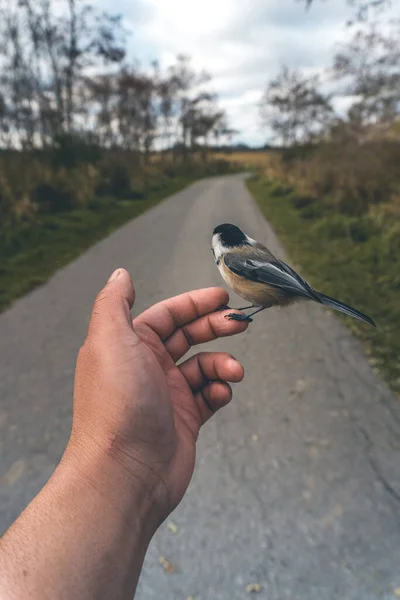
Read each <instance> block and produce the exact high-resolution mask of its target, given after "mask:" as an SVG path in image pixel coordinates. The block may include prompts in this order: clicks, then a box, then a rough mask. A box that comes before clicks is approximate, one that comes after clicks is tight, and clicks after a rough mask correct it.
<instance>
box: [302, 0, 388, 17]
mask: <svg viewBox="0 0 400 600" xmlns="http://www.w3.org/2000/svg"><path fill="white" fill-rule="evenodd" d="M298 1H300V2H303V3H304V4H305V6H306V8H310V7H311V5H312V4H315V2H316V1H317V0H298ZM347 3H348V5H349V6H351V7H353V8H354V9H355V19H356V20H357V21H365V20H366V19H367V18H368V17H370V16H371V15H372V14H373V13H375V12H376V11H381V10H384V9H385V8H388V7H389V6H391V5H392V4H393V0H347Z"/></svg>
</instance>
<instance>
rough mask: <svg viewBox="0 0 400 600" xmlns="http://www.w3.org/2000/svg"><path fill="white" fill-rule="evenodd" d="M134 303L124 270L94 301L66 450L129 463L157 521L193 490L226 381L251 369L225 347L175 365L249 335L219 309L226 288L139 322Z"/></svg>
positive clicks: (227, 392) (161, 308)
mask: <svg viewBox="0 0 400 600" xmlns="http://www.w3.org/2000/svg"><path fill="white" fill-rule="evenodd" d="M134 300H135V292H134V289H133V285H132V281H131V279H130V276H129V274H128V273H127V272H126V271H125V270H123V269H120V270H118V271H117V272H116V273H114V279H112V278H111V279H110V281H109V282H108V284H107V285H106V286H105V288H104V289H103V290H102V291H101V292H100V294H99V295H98V297H97V299H96V301H95V304H94V307H93V313H92V317H91V321H90V325H89V332H88V336H87V338H86V341H85V343H84V345H83V347H82V349H81V351H80V353H79V358H78V362H77V369H76V379H75V400H74V419H73V429H72V435H71V440H70V443H69V447H68V453H69V454H71V453H75V455H78V457H79V459H80V462H81V463H82V464H84V460H83V459H82V457H84V456H86V455H88V454H92V453H96V454H97V455H98V454H100V455H101V457H102V460H104V461H105V463H107V465H109V464H110V463H112V464H113V465H117V466H118V468H120V467H122V471H123V472H124V477H125V476H126V478H127V479H130V480H132V482H133V484H134V485H135V486H137V487H140V488H145V492H146V494H147V495H148V496H149V497H151V499H152V503H153V505H154V506H155V507H156V512H157V515H156V517H155V520H156V526H157V525H159V524H160V522H161V521H162V520H163V519H164V518H165V517H166V516H167V515H168V514H169V512H171V511H172V510H173V509H174V508H175V507H176V506H177V504H178V503H179V502H180V500H181V499H182V497H183V495H184V493H185V491H186V489H187V486H188V484H189V482H190V479H191V476H192V473H193V469H194V462H195V446H196V440H197V437H198V434H199V431H200V428H201V426H202V425H203V424H204V423H205V422H206V421H207V420H208V419H209V418H210V417H211V416H212V415H213V412H215V411H216V410H218V409H220V408H221V407H223V406H225V405H226V404H228V403H229V402H230V400H231V397H232V391H231V388H230V386H229V384H228V383H227V382H239V381H241V380H242V378H243V367H242V366H241V365H240V364H239V363H238V362H237V361H236V360H235V359H234V358H232V357H231V355H229V354H225V353H217V352H202V353H200V354H198V355H196V356H194V357H192V358H189V359H188V360H187V361H186V362H183V363H181V364H179V366H178V365H177V363H178V361H180V359H181V358H182V357H183V356H184V355H185V354H186V353H187V352H188V350H189V349H190V347H191V346H194V345H196V344H200V343H204V342H209V341H211V340H214V339H216V338H219V337H224V336H230V335H234V334H237V333H241V332H243V331H245V330H246V329H247V326H248V324H247V323H243V322H242V323H241V322H235V321H228V320H227V319H225V315H226V314H227V313H226V312H224V311H217V309H218V308H219V307H220V306H221V305H225V304H226V303H227V301H228V294H227V292H225V291H224V290H222V289H219V288H210V289H203V290H197V291H194V292H189V293H186V294H182V295H181V296H177V297H175V298H171V299H169V300H165V301H163V302H160V303H159V304H156V305H155V306H153V307H151V308H150V309H148V310H146V311H145V312H144V313H143V314H141V315H140V316H138V317H136V318H135V319H134V320H133V322H132V319H131V315H130V309H131V308H132V306H133V304H134ZM216 311H217V312H216Z"/></svg>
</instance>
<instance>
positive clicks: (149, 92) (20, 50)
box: [0, 0, 233, 228]
mask: <svg viewBox="0 0 400 600" xmlns="http://www.w3.org/2000/svg"><path fill="white" fill-rule="evenodd" d="M127 41H128V32H127V31H126V30H125V28H124V22H123V20H122V18H121V17H120V16H117V15H111V14H107V13H102V12H99V11H98V10H97V8H96V6H95V4H94V3H93V4H92V3H90V2H89V1H86V0H57V1H54V0H0V81H1V87H0V227H1V226H2V228H4V227H9V226H10V225H12V224H13V223H15V222H18V221H20V220H21V219H33V218H35V216H36V215H37V214H40V213H42V212H52V211H62V210H68V209H71V208H77V207H84V206H85V205H86V203H87V202H88V201H90V200H91V199H93V197H97V196H107V195H108V196H110V197H111V196H117V197H124V196H125V197H128V198H135V197H143V189H144V187H145V186H146V185H147V182H148V181H149V180H153V181H154V180H156V179H157V178H158V179H160V178H161V179H165V177H172V176H174V174H179V172H184V174H185V176H188V175H189V176H190V174H191V173H192V174H193V176H195V175H196V174H202V173H204V172H205V169H204V167H202V168H200V166H199V160H197V162H196V164H194V162H195V161H194V160H192V161H191V165H188V160H189V159H190V156H192V154H196V159H198V158H200V159H202V162H203V163H206V162H207V159H208V145H209V144H210V142H211V141H213V142H219V143H224V142H225V143H226V140H227V139H229V138H230V136H231V135H232V133H233V131H232V130H231V129H230V128H229V126H228V123H227V118H226V115H225V113H224V111H223V110H221V109H220V108H219V106H218V102H217V97H216V96H215V94H213V93H212V82H211V78H210V76H209V75H208V74H207V73H205V72H198V71H196V70H195V69H194V68H193V67H192V64H191V61H190V58H188V57H186V56H178V57H177V58H176V62H175V64H173V65H172V66H170V67H169V68H167V69H162V68H160V66H159V65H158V64H157V63H156V62H154V63H153V64H152V65H151V67H149V68H142V67H140V65H138V64H137V63H136V62H135V61H134V60H132V59H131V58H130V57H129V56H128V54H127ZM155 152H157V156H156V157H155V156H154V153H155ZM183 162H184V163H185V166H184V167H182V166H181V165H182V163H183ZM220 167H221V168H226V165H220ZM207 168H208V167H207ZM209 169H211V171H212V172H215V170H216V167H215V165H214V166H213V167H209Z"/></svg>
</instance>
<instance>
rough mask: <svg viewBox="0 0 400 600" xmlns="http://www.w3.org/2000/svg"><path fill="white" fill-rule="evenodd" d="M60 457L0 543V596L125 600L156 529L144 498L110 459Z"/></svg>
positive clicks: (31, 599)
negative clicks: (80, 460)
mask: <svg viewBox="0 0 400 600" xmlns="http://www.w3.org/2000/svg"><path fill="white" fill-rule="evenodd" d="M90 460H91V464H89V465H84V466H83V465H82V464H79V465H78V464H77V459H71V458H70V457H67V458H66V459H65V460H63V461H62V463H61V465H60V466H59V467H58V469H57V470H56V472H55V474H54V475H53V477H52V478H51V480H50V481H49V483H48V484H47V486H46V487H45V488H44V489H43V490H42V491H41V492H40V493H39V495H38V496H37V497H36V498H35V499H34V500H33V501H32V503H31V504H30V505H29V506H28V507H27V509H26V510H25V511H24V513H23V514H22V515H21V516H20V517H19V519H18V520H17V521H16V522H15V523H14V525H13V526H12V527H11V528H10V530H9V531H8V532H7V533H6V534H5V536H4V537H3V538H2V540H1V541H0V597H1V598H2V600H14V599H18V600H25V599H28V598H29V600H39V599H40V600H47V599H49V600H50V599H51V600H53V599H55V598H57V600H64V599H72V598H73V599H74V600H86V599H89V598H90V599H91V600H93V598H96V600H102V599H103V598H104V599H107V600H108V599H109V598H113V600H125V598H126V599H129V600H132V597H133V593H134V591H135V589H136V585H137V581H138V579H139V574H140V570H141V567H142V563H143V559H144V556H145V553H146V550H147V547H148V544H149V541H150V539H151V536H152V534H153V533H154V530H155V528H156V525H155V520H154V518H153V514H152V510H153V507H152V506H151V499H150V498H149V497H147V496H146V494H143V493H142V492H138V490H140V485H135V484H136V483H137V482H135V481H134V479H135V478H134V477H132V478H130V477H129V474H128V472H127V471H124V470H123V469H122V470H121V469H120V468H119V467H118V466H114V465H113V464H112V463H108V462H104V461H103V460H101V461H99V460H98V459H93V458H92V459H90Z"/></svg>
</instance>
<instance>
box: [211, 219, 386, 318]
mask: <svg viewBox="0 0 400 600" xmlns="http://www.w3.org/2000/svg"><path fill="white" fill-rule="evenodd" d="M212 251H213V254H214V259H215V262H216V264H217V267H218V269H219V271H220V273H221V275H222V277H223V278H224V280H225V281H226V283H227V284H228V285H230V287H231V288H232V289H233V290H234V292H235V293H236V294H238V296H241V297H242V298H244V299H245V300H248V301H249V302H251V305H250V306H245V307H243V308H237V309H234V310H241V311H243V310H248V309H251V308H255V309H256V310H255V311H254V312H252V313H250V314H249V315H239V314H235V313H231V314H229V315H227V318H228V319H230V320H234V321H249V322H252V320H253V319H252V318H251V317H253V316H254V315H255V314H257V313H259V312H261V311H262V310H265V309H266V308H269V307H271V306H287V305H289V304H292V303H293V302H297V301H299V300H313V301H314V302H318V303H319V304H323V305H325V306H329V307H330V308H334V309H335V310H338V311H340V312H343V313H345V314H346V315H350V316H351V317H355V318H356V319H360V320H361V321H364V322H365V323H368V324H369V325H373V326H374V327H376V325H375V323H374V322H373V320H372V319H370V317H368V316H367V315H365V314H363V313H362V312H359V311H358V310H356V309H355V308H352V307H351V306H349V305H348V304H344V303H343V302H339V301H338V300H335V299H334V298H330V297H329V296H326V295H325V294H321V293H320V292H317V291H316V290H314V289H313V288H312V287H311V286H310V285H309V284H308V283H307V282H306V281H305V280H304V279H303V278H302V277H300V275H299V274H298V273H296V271H294V270H293V269H292V268H291V267H289V265H287V264H286V263H284V262H283V261H281V260H279V259H278V258H276V257H275V256H274V255H273V254H272V252H270V251H269V250H268V248H266V247H265V246H263V245H262V244H260V243H259V242H257V241H256V240H253V239H252V238H250V237H249V236H248V235H246V234H245V233H244V232H243V231H242V230H241V229H239V227H236V225H231V224H230V223H224V224H223V225H219V226H218V227H216V228H215V229H214V232H213V237H212Z"/></svg>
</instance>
